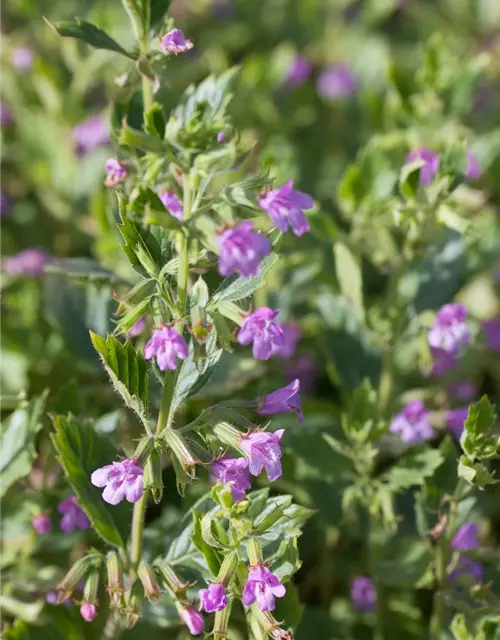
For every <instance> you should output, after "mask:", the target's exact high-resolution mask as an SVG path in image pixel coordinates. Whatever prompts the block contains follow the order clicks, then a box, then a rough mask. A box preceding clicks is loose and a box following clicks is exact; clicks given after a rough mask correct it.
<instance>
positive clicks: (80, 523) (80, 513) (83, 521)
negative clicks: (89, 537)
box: [57, 496, 90, 533]
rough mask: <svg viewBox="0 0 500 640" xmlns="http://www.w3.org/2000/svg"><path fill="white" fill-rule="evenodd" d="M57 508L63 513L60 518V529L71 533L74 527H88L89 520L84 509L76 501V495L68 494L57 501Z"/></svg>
mask: <svg viewBox="0 0 500 640" xmlns="http://www.w3.org/2000/svg"><path fill="white" fill-rule="evenodd" d="M57 510H58V511H59V513H62V514H63V517H62V518H61V523H60V527H61V531H64V533H72V532H73V531H75V530H76V529H88V528H89V527H90V522H89V519H88V518H87V516H86V515H85V511H84V510H83V509H82V508H81V507H80V505H79V504H78V503H77V501H76V496H70V497H69V498H66V500H63V501H62V502H60V503H59V505H58V507H57Z"/></svg>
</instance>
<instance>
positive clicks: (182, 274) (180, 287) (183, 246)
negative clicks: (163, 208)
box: [176, 174, 193, 332]
mask: <svg viewBox="0 0 500 640" xmlns="http://www.w3.org/2000/svg"><path fill="white" fill-rule="evenodd" d="M183 187H184V199H183V203H182V205H183V210H184V220H188V219H189V218H190V216H191V207H192V202H193V193H192V178H191V176H190V175H189V174H188V175H187V176H184V184H183ZM177 242H178V244H177V252H178V255H179V271H178V273H177V315H178V318H177V322H176V329H177V331H179V332H180V331H182V326H183V324H184V314H185V313H186V302H187V289H188V278H189V244H188V238H187V236H186V235H185V232H183V231H181V232H180V233H179V236H178V241H177Z"/></svg>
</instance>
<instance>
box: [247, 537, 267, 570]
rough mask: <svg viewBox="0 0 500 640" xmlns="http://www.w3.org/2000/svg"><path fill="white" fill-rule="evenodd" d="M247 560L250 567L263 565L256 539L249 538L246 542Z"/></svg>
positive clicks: (260, 550)
mask: <svg viewBox="0 0 500 640" xmlns="http://www.w3.org/2000/svg"><path fill="white" fill-rule="evenodd" d="M248 560H249V561H250V566H251V567H255V566H257V565H258V564H262V563H263V558H262V549H261V547H260V543H259V541H258V540H257V538H250V540H249V541H248Z"/></svg>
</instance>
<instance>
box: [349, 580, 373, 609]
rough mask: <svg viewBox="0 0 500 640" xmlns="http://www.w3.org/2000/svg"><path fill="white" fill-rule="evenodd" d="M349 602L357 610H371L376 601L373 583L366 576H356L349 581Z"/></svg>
mask: <svg viewBox="0 0 500 640" xmlns="http://www.w3.org/2000/svg"><path fill="white" fill-rule="evenodd" d="M351 602H352V604H353V605H354V608H355V609H357V610H358V611H367V612H370V611H373V610H374V609H375V604H376V602H377V592H376V590H375V584H374V582H373V580H372V579H371V578H368V577H367V576H356V578H354V580H353V581H352V582H351Z"/></svg>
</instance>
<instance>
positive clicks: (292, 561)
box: [267, 538, 302, 582]
mask: <svg viewBox="0 0 500 640" xmlns="http://www.w3.org/2000/svg"><path fill="white" fill-rule="evenodd" d="M267 561H269V562H270V563H271V571H272V572H273V573H274V574H275V575H277V576H278V578H279V579H280V581H281V582H288V580H290V578H291V577H292V576H293V575H294V574H295V573H297V571H298V570H299V569H300V567H301V566H302V562H301V560H300V557H299V550H298V548H297V538H288V539H286V540H282V541H281V543H280V546H279V548H278V551H277V552H276V553H275V554H274V555H273V556H271V557H270V558H268V559H267Z"/></svg>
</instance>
